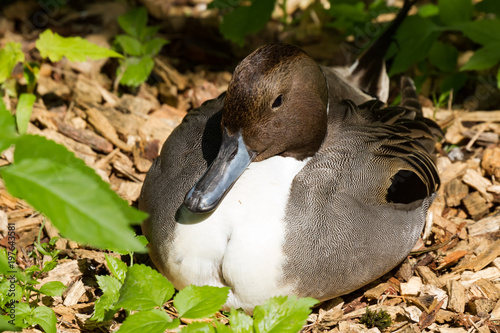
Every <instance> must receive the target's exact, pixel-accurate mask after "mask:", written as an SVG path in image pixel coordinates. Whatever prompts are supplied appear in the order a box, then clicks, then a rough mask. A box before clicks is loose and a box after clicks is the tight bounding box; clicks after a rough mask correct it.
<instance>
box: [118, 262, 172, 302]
mask: <svg viewBox="0 0 500 333" xmlns="http://www.w3.org/2000/svg"><path fill="white" fill-rule="evenodd" d="M174 291H175V290H174V286H173V285H172V283H170V282H169V281H168V280H167V279H166V278H165V277H164V276H163V275H161V274H160V273H158V272H157V271H155V270H153V269H152V268H151V267H148V266H144V265H138V264H136V265H134V266H132V267H129V269H128V271H127V276H126V277H125V282H123V285H122V287H121V289H120V299H119V301H118V303H116V306H117V307H123V308H125V309H127V310H150V309H152V308H154V307H156V306H159V307H161V306H163V304H164V303H165V302H167V301H168V300H169V299H170V298H171V297H172V295H173V294H174Z"/></svg>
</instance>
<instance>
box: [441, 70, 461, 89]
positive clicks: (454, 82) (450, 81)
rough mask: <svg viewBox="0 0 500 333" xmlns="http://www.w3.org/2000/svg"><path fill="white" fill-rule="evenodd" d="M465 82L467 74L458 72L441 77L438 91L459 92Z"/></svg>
mask: <svg viewBox="0 0 500 333" xmlns="http://www.w3.org/2000/svg"><path fill="white" fill-rule="evenodd" d="M466 82H467V73H464V72H458V73H453V74H451V75H449V76H445V77H443V80H442V81H441V84H440V85H439V90H440V91H441V92H445V91H450V90H452V89H453V91H455V92H456V91H459V90H460V89H461V88H462V87H463V86H464V85H465V83H466Z"/></svg>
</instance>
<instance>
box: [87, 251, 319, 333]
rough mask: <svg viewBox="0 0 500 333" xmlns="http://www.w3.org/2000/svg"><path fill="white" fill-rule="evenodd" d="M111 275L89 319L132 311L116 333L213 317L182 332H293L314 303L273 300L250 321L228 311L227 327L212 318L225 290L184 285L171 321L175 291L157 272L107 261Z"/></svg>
mask: <svg viewBox="0 0 500 333" xmlns="http://www.w3.org/2000/svg"><path fill="white" fill-rule="evenodd" d="M106 262H107V264H108V267H109V269H110V271H111V273H112V276H98V277H97V282H98V284H99V287H100V288H101V290H102V291H103V295H102V296H101V298H100V299H99V300H98V301H97V302H96V304H95V311H94V315H93V317H92V319H93V320H97V321H106V320H109V319H111V318H112V317H113V315H114V314H115V313H116V311H118V310H119V309H121V308H123V309H125V310H127V311H136V312H135V313H134V314H132V315H129V316H128V317H127V318H126V319H125V321H124V323H123V325H122V326H121V327H120V329H119V330H118V332H120V333H133V332H139V331H144V330H146V331H147V332H151V333H155V332H158V333H161V332H164V331H165V330H166V329H175V328H178V327H179V325H180V323H181V322H180V318H186V319H203V318H212V320H213V322H212V323H206V322H203V323H202V322H194V323H191V324H189V325H187V326H186V327H184V328H183V329H182V331H181V332H200V331H203V332H214V333H215V332H250V333H251V332H297V331H299V330H300V329H301V328H302V326H303V325H304V324H305V322H306V320H307V317H308V315H309V314H310V313H311V307H312V306H314V305H315V304H316V303H317V301H316V300H314V299H312V298H302V299H297V298H295V297H274V298H271V299H269V300H268V301H267V302H266V303H265V304H264V305H262V306H257V307H256V308H255V310H254V317H253V318H252V317H250V316H248V315H246V314H245V313H242V312H239V311H237V310H235V309H231V311H230V313H229V322H230V325H231V326H230V327H228V326H225V325H223V324H222V323H220V322H219V321H218V320H217V319H216V318H215V317H214V314H215V312H217V311H218V310H219V309H220V308H221V307H222V305H223V304H224V303H225V302H226V300H227V296H228V293H229V288H218V287H210V286H203V287H198V286H193V285H191V286H188V287H186V288H184V289H183V290H181V291H179V292H178V293H177V294H176V295H175V296H174V297H173V305H174V307H175V308H176V310H177V312H178V315H177V318H174V319H172V318H171V317H170V316H169V315H168V314H167V313H166V312H165V311H164V310H163V304H165V303H166V302H167V301H169V300H170V299H171V298H172V296H173V295H174V292H175V290H174V286H173V285H172V284H171V283H170V282H169V281H168V280H167V279H166V278H165V277H164V276H163V275H161V274H160V273H158V272H157V271H155V270H153V269H151V268H150V267H147V266H144V265H138V264H136V265H133V266H131V267H127V266H126V265H125V264H124V263H123V262H122V261H120V260H119V259H116V258H114V257H111V256H106Z"/></svg>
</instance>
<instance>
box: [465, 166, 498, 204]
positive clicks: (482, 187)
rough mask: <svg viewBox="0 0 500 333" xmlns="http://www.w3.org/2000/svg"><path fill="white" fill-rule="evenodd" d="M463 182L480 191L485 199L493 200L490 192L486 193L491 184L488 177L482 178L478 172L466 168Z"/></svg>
mask: <svg viewBox="0 0 500 333" xmlns="http://www.w3.org/2000/svg"><path fill="white" fill-rule="evenodd" d="M462 180H463V182H464V183H465V184H467V185H469V186H471V187H473V188H475V189H476V190H478V191H479V193H481V195H482V196H483V197H484V198H485V199H486V201H488V202H491V201H493V195H492V194H491V193H488V186H491V185H492V184H491V181H489V180H488V179H486V178H484V177H483V176H481V174H479V172H477V171H475V170H472V169H468V170H467V171H466V172H465V174H464V176H463V178H462Z"/></svg>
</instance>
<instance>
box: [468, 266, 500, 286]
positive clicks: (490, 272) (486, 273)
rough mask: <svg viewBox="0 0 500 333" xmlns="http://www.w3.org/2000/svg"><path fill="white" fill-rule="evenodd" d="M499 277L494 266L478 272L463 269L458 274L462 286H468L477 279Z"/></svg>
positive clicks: (499, 274)
mask: <svg viewBox="0 0 500 333" xmlns="http://www.w3.org/2000/svg"><path fill="white" fill-rule="evenodd" d="M499 278H500V270H499V269H498V268H496V267H488V268H485V269H483V270H481V271H478V272H475V273H473V272H470V271H465V272H463V273H462V275H461V276H460V283H462V285H463V286H464V287H466V288H467V287H469V286H470V285H471V284H473V283H474V282H476V281H477V280H479V279H486V280H496V279H499Z"/></svg>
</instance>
